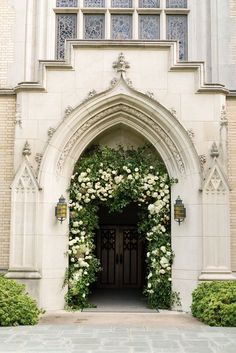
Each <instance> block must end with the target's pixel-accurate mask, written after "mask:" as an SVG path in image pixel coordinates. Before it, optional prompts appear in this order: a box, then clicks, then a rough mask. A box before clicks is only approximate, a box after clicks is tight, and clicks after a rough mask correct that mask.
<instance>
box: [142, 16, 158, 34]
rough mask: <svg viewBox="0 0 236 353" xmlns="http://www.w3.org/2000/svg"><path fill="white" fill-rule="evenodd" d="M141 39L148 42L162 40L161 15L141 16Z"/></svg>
mask: <svg viewBox="0 0 236 353" xmlns="http://www.w3.org/2000/svg"><path fill="white" fill-rule="evenodd" d="M139 38H140V39H146V40H155V39H159V38H160V16H159V15H139Z"/></svg>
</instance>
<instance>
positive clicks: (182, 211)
mask: <svg viewBox="0 0 236 353" xmlns="http://www.w3.org/2000/svg"><path fill="white" fill-rule="evenodd" d="M185 218H186V208H185V207H184V204H183V201H182V200H181V198H180V196H178V198H177V200H176V201H175V204H174V219H175V221H176V222H178V223H179V225H180V223H182V222H183V221H184V220H185Z"/></svg>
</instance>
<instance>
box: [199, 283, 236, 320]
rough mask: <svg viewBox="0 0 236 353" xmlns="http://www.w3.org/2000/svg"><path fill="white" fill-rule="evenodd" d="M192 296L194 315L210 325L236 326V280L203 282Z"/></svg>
mask: <svg viewBox="0 0 236 353" xmlns="http://www.w3.org/2000/svg"><path fill="white" fill-rule="evenodd" d="M192 297H193V302H192V314H193V316H194V317H196V318H198V319H199V320H201V321H202V322H204V323H205V324H207V325H210V326H232V327H236V281H224V282H222V281H213V282H205V283H201V284H200V285H199V286H198V287H197V288H196V289H195V290H194V292H193V294H192Z"/></svg>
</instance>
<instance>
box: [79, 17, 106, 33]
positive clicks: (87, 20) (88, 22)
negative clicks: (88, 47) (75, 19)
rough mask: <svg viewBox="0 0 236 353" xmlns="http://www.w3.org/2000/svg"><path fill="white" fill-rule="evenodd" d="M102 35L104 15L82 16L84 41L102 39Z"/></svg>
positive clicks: (103, 31)
mask: <svg viewBox="0 0 236 353" xmlns="http://www.w3.org/2000/svg"><path fill="white" fill-rule="evenodd" d="M104 33H105V16H104V15H94V14H92V15H84V39H103V38H104Z"/></svg>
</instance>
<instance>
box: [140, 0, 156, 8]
mask: <svg viewBox="0 0 236 353" xmlns="http://www.w3.org/2000/svg"><path fill="white" fill-rule="evenodd" d="M139 7H143V8H148V7H149V8H150V7H154V8H155V7H160V0H139Z"/></svg>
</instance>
